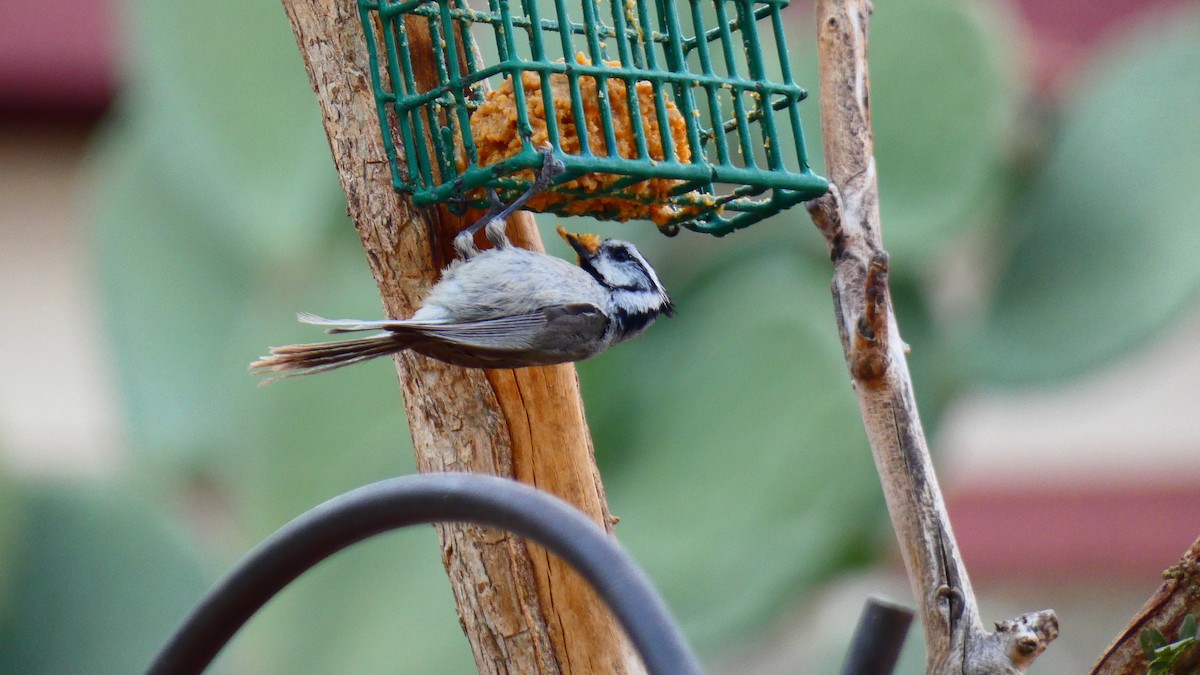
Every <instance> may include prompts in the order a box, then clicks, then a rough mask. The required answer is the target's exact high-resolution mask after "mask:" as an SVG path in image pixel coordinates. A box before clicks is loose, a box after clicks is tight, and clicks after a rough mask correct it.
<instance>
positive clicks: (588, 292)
mask: <svg viewBox="0 0 1200 675" xmlns="http://www.w3.org/2000/svg"><path fill="white" fill-rule="evenodd" d="M539 152H542V154H543V155H544V157H545V159H544V162H543V168H542V171H541V172H540V174H539V175H538V176H537V178H536V180H535V182H534V185H533V186H532V187H531V188H530V189H529V191H527V192H526V193H524V194H523V195H521V196H520V197H518V198H517V199H516V200H515V201H514V202H513V203H511V204H509V205H508V206H503V205H501V204H500V203H499V198H498V197H497V196H496V194H495V193H494V192H491V193H490V194H489V198H490V200H491V203H492V206H491V208H490V209H489V210H488V212H487V213H486V214H485V216H484V217H483V218H481V219H480V220H479V221H478V222H477V223H475V224H474V225H472V226H471V227H469V228H467V229H466V230H464V231H463V232H461V233H460V234H459V235H457V236H456V237H455V241H454V245H455V248H456V249H457V251H458V253H459V255H460V258H459V259H456V260H455V261H454V262H452V263H451V264H450V265H449V266H448V267H447V268H446V270H445V271H444V273H443V274H442V277H441V279H440V280H439V281H438V282H437V284H435V285H434V286H433V288H431V289H430V291H429V293H428V294H427V295H426V297H425V299H424V300H423V301H422V303H421V307H420V308H419V309H418V310H417V311H416V312H415V313H414V314H413V315H412V317H410V318H408V319H388V320H382V321H373V320H366V321H362V320H357V319H325V318H322V317H319V316H315V315H312V314H304V313H302V314H299V315H298V319H299V320H300V321H301V322H302V323H307V324H314V325H318V326H324V327H325V328H326V332H328V333H333V334H341V333H352V332H359V331H379V332H377V333H375V334H373V335H369V336H367V337H361V338H356V339H349V340H341V341H333V342H322V343H313V344H298V345H289V346H286V347H272V348H271V349H270V353H269V354H268V355H266V356H263V357H262V358H260V359H259V360H257V361H255V362H254V363H252V364H250V369H251V371H252V372H254V373H255V374H260V375H271V376H272V377H271V379H272V380H273V379H278V378H280V377H290V376H293V375H306V374H311V373H320V372H325V371H329V370H333V369H335V368H342V367H344V366H348V365H352V364H355V363H360V362H362V361H367V360H370V359H374V358H377V357H380V356H385V355H388V354H395V353H398V352H402V351H405V350H412V351H414V352H416V353H419V354H423V355H425V356H429V357H432V358H435V359H438V360H440V361H444V362H446V363H450V364H453V365H456V366H462V367H466V368H522V367H526V366H539V365H550V364H556V363H565V362H570V361H581V360H583V359H587V358H590V357H592V356H595V355H597V354H599V353H601V352H603V351H604V350H606V349H608V348H609V347H611V346H612V345H614V344H617V343H618V342H623V341H625V340H628V339H629V338H632V337H634V336H636V335H639V334H640V333H642V332H643V331H645V330H646V329H647V328H649V327H650V325H651V324H653V323H654V321H655V320H656V319H657V318H658V317H659V316H671V315H672V314H674V311H675V306H674V304H673V303H672V301H671V297H670V295H669V294H668V293H667V290H666V289H665V288H664V287H663V285H662V283H661V282H660V281H659V279H658V275H657V274H655V272H654V268H653V267H651V266H650V264H649V263H648V262H647V261H646V259H645V258H644V257H642V255H641V253H639V252H638V250H637V248H636V247H634V245H633V244H631V243H629V242H626V241H621V240H617V239H603V240H601V239H600V238H599V237H597V236H595V235H586V234H584V235H580V234H574V233H571V232H568V231H567V230H566V229H565V228H563V227H559V228H557V231H558V234H559V235H560V236H561V237H563V239H565V240H566V241H567V243H568V244H570V246H571V248H572V249H574V251H575V253H576V254H577V255H578V264H577V265H573V264H571V263H570V262H568V261H566V260H563V259H561V258H558V257H555V256H551V255H548V254H545V253H541V252H536V251H530V250H527V249H523V248H520V247H518V246H514V245H512V244H511V243H510V242H509V240H508V237H507V235H506V234H505V232H504V228H505V219H506V218H507V217H508V216H509V215H510V214H511V213H512V212H514V211H515V210H516V209H518V208H520V207H521V206H522V205H523V204H524V203H525V201H527V200H528V199H529V197H531V196H532V195H533V194H536V192H537V191H538V190H541V189H543V188H544V187H545V186H546V185H548V184H550V182H551V181H552V180H553V178H554V177H556V176H557V175H559V174H561V173H562V172H563V170H564V169H563V166H562V163H561V162H560V161H558V160H557V159H555V158H554V156H553V154H552V153H551V151H550V150H549V149H541V148H539ZM481 227H483V228H485V234H486V236H487V238H488V239H489V240H490V241H491V243H492V248H490V249H487V250H484V251H480V250H479V249H478V248H477V247H476V246H475V243H474V234H475V232H476V231H477V230H478V229H479V228H481ZM268 381H270V380H268Z"/></svg>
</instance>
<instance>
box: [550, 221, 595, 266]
mask: <svg viewBox="0 0 1200 675" xmlns="http://www.w3.org/2000/svg"><path fill="white" fill-rule="evenodd" d="M556 231H557V232H558V236H560V237H562V238H563V239H565V240H566V241H567V243H568V244H570V245H571V248H573V249H575V252H576V253H578V254H579V257H580V259H583V260H586V259H588V258H593V257H595V255H596V251H598V250H600V237H597V236H596V235H594V234H573V233H571V232H568V231H567V229H566V228H565V227H563V226H561V225H559V226H558V228H557V230H556Z"/></svg>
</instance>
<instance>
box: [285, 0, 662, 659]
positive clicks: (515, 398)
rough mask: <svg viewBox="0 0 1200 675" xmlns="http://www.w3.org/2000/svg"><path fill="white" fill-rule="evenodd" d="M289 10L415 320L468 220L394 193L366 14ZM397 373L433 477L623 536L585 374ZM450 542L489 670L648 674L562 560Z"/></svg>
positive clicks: (361, 229)
mask: <svg viewBox="0 0 1200 675" xmlns="http://www.w3.org/2000/svg"><path fill="white" fill-rule="evenodd" d="M283 5H284V8H285V9H286V11H287V14H288V18H289V20H290V21H291V24H292V28H293V30H294V32H295V34H296V42H297V44H298V45H299V47H300V52H301V54H302V55H303V57H304V62H305V66H306V68H307V70H308V75H309V80H310V81H311V83H312V86H313V90H314V91H315V92H316V94H317V99H318V101H319V103H320V105H321V112H322V116H323V119H324V125H325V132H326V134H327V136H328V137H329V144H330V149H331V150H332V153H333V159H334V163H335V164H336V166H337V170H338V176H339V180H340V182H341V185H342V189H343V190H344V191H345V192H346V200H347V203H348V205H349V213H350V216H351V217H352V218H353V220H354V224H355V227H356V229H357V230H358V233H359V236H360V238H361V239H362V244H363V248H364V249H365V251H366V254H367V261H368V263H369V265H370V268H371V273H372V274H373V275H374V277H375V280H376V282H377V284H378V286H379V293H380V297H381V298H382V300H383V305H384V308H385V311H386V313H387V315H388V316H389V317H392V318H404V317H407V316H409V315H411V314H412V312H413V311H414V310H415V309H416V308H417V306H418V305H419V302H420V300H421V298H422V296H423V295H424V293H425V292H426V291H427V290H428V289H429V287H430V286H431V285H432V284H433V283H434V282H435V281H436V280H437V278H438V274H439V270H440V268H441V266H442V263H444V262H445V261H446V260H448V259H449V258H448V257H447V255H448V253H447V252H448V250H449V243H450V238H451V237H452V235H453V234H454V233H456V232H457V231H459V230H460V229H461V228H462V227H463V226H465V224H466V223H464V222H461V221H460V220H459V219H457V218H455V217H454V216H452V215H451V214H449V212H447V211H444V210H440V211H430V212H421V211H419V210H417V209H415V208H414V207H413V205H412V202H411V201H410V200H409V199H408V197H406V196H405V195H400V194H397V193H396V192H395V191H394V190H393V189H392V183H391V174H390V169H389V167H388V163H387V158H386V155H385V153H384V148H383V142H382V134H381V129H380V125H379V119H378V117H377V115H376V108H375V102H374V99H373V97H372V89H371V75H370V70H369V65H368V62H367V52H366V43H365V40H364V37H363V34H362V27H361V25H360V23H359V17H358V8H357V5H356V3H355V2H353V0H283ZM415 49H416V47H414V50H415ZM414 53H415V51H414ZM508 232H509V235H510V237H511V238H512V240H513V241H514V242H515V243H517V244H518V245H522V246H525V247H527V248H534V249H536V250H541V241H540V239H539V238H538V234H537V230H536V229H535V227H534V226H533V221H532V218H531V217H529V216H528V215H527V214H518V215H517V216H516V217H514V218H513V219H512V220H510V222H509V229H508ZM396 362H397V369H398V371H399V375H400V385H401V388H402V390H403V392H404V401H405V408H406V410H407V412H408V421H409V427H410V429H411V431H412V438H413V446H414V447H415V448H416V454H417V466H418V468H419V469H420V470H421V471H422V472H429V471H448V470H454V471H473V472H478V473H487V474H493V475H498V476H507V477H512V478H515V479H517V480H520V481H522V482H525V483H528V484H530V485H534V486H536V487H538V488H540V489H542V490H545V491H547V492H550V493H553V494H555V495H557V496H559V497H562V498H563V499H565V500H566V501H568V502H570V503H571V504H574V505H575V506H576V507H578V508H580V509H581V510H582V511H583V512H584V513H586V514H588V515H589V516H590V517H591V518H592V519H593V520H595V521H596V522H597V523H599V524H601V525H603V526H604V527H605V528H606V529H607V530H608V531H609V532H610V533H611V532H612V520H611V517H610V515H609V512H608V506H607V503H606V502H605V497H604V490H603V487H602V486H601V483H600V478H599V474H598V472H597V470H596V466H595V461H594V457H593V451H592V444H591V437H590V435H589V433H588V429H587V422H586V420H585V419H584V414H583V404H582V401H581V399H580V395H579V384H578V378H577V376H576V373H575V368H574V367H573V366H571V365H561V366H550V367H540V368H523V369H519V370H495V371H482V370H468V369H462V368H456V367H453V366H449V365H446V364H443V363H440V362H438V361H434V360H431V359H428V358H425V357H422V356H419V355H416V354H412V353H405V354H402V355H400V356H398V357H397V359H396ZM438 533H439V536H440V538H441V542H442V559H443V562H444V563H445V565H446V570H447V572H448V574H449V576H450V583H451V586H452V587H453V591H454V597H455V600H456V602H457V604H458V611H459V616H460V618H461V622H462V626H463V630H464V632H465V633H466V635H467V638H468V640H469V641H470V643H471V648H472V649H473V650H474V653H475V662H476V665H477V666H478V668H479V671H480V672H486V673H503V672H510V673H639V672H643V668H642V665H641V663H640V661H639V660H638V659H637V657H636V655H634V653H633V651H632V649H631V648H630V646H629V644H628V642H627V640H626V639H625V636H624V635H623V634H622V632H621V630H620V627H619V626H618V625H617V624H616V622H615V620H614V619H613V618H612V616H611V615H610V614H609V612H608V610H607V609H606V608H605V607H604V606H603V604H602V603H601V602H600V601H599V599H598V598H597V597H596V596H595V594H594V593H593V592H592V591H591V589H590V588H589V587H588V586H587V584H586V582H584V581H583V579H582V578H581V577H579V576H578V575H577V574H576V573H575V572H574V571H573V570H571V569H570V568H569V567H568V566H567V565H566V564H565V563H563V562H562V561H561V560H559V559H558V558H555V557H552V556H551V555H550V554H549V553H548V552H546V551H545V550H544V549H542V548H540V547H538V546H536V545H533V544H526V543H525V542H524V541H521V540H518V539H516V538H513V537H511V536H509V535H507V534H505V533H501V532H496V531H492V530H487V529H484V528H480V527H476V526H470V525H460V524H448V525H442V526H439V527H438Z"/></svg>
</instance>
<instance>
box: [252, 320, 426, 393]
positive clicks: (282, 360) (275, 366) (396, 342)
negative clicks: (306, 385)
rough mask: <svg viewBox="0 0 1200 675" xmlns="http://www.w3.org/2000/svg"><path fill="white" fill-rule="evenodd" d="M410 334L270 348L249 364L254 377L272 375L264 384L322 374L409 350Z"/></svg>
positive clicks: (379, 335) (381, 335) (388, 334)
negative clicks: (267, 352)
mask: <svg viewBox="0 0 1200 675" xmlns="http://www.w3.org/2000/svg"><path fill="white" fill-rule="evenodd" d="M413 337H414V336H412V335H406V334H403V333H393V332H385V333H379V334H378V335H372V336H370V337H365V338H358V339H355V340H341V341H338V342H317V343H312V344H302V345H288V346H286V347H271V351H270V354H268V355H266V356H263V357H262V358H260V359H259V360H257V361H255V362H254V363H251V364H250V372H252V373H254V374H255V375H272V377H271V378H269V379H267V380H264V381H263V384H266V383H267V382H273V381H275V380H278V379H282V378H285V377H294V376H296V375H311V374H314V373H323V372H325V371H328V370H334V369H335V368H343V367H345V366H349V365H353V364H355V363H361V362H363V361H369V360H370V359H373V358H376V357H380V356H385V355H387V354H394V353H396V352H400V351H404V350H405V349H408V348H409V346H410V345H411V344H412V342H413Z"/></svg>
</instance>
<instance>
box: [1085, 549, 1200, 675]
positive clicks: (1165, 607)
mask: <svg viewBox="0 0 1200 675" xmlns="http://www.w3.org/2000/svg"><path fill="white" fill-rule="evenodd" d="M1163 579H1164V581H1163V583H1162V585H1161V586H1159V587H1158V591H1156V592H1155V593H1154V595H1153V596H1151V598H1150V599H1149V600H1147V601H1146V604H1145V606H1143V607H1142V609H1141V611H1139V612H1138V613H1137V614H1135V615H1134V617H1133V619H1132V620H1131V621H1130V622H1129V625H1128V626H1126V627H1125V630H1123V631H1121V633H1120V634H1119V635H1117V637H1116V639H1114V640H1113V642H1112V644H1111V645H1109V646H1108V649H1105V650H1104V654H1103V655H1102V656H1101V657H1100V659H1099V660H1098V661H1097V662H1096V665H1095V666H1093V667H1092V675H1135V674H1136V675H1141V674H1142V673H1145V672H1146V667H1147V664H1146V659H1145V657H1144V656H1143V655H1142V646H1141V642H1140V640H1139V636H1140V635H1141V632H1142V631H1143V630H1145V629H1147V628H1156V629H1158V630H1159V631H1160V632H1161V633H1163V634H1164V635H1176V634H1178V633H1179V626H1180V625H1181V624H1182V623H1183V618H1184V617H1185V616H1186V615H1188V614H1200V539H1197V540H1196V541H1195V542H1194V543H1193V544H1192V545H1191V547H1189V548H1188V550H1187V551H1185V552H1184V554H1183V557H1182V558H1180V559H1179V562H1178V563H1176V564H1174V565H1172V566H1170V567H1168V568H1167V569H1166V571H1164V572H1163ZM1193 667H1194V666H1193ZM1172 672H1177V671H1172ZM1178 672H1183V671H1178Z"/></svg>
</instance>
